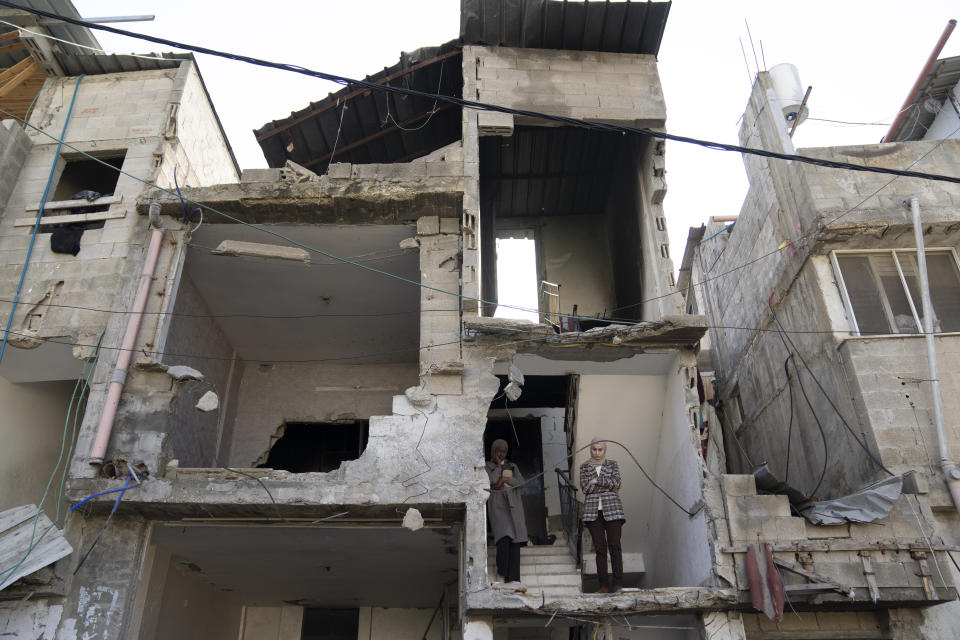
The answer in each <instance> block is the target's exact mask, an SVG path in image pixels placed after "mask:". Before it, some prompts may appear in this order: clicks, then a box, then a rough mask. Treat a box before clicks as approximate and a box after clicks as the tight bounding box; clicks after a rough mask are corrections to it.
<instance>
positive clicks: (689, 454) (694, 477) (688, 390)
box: [644, 357, 713, 587]
mask: <svg viewBox="0 0 960 640" xmlns="http://www.w3.org/2000/svg"><path fill="white" fill-rule="evenodd" d="M692 365H693V358H692V357H691V358H690V361H689V362H686V363H684V362H682V360H681V358H679V357H678V358H677V362H676V364H675V365H674V367H673V371H672V373H671V375H669V376H667V391H666V402H665V404H664V410H663V431H662V433H661V436H660V443H659V446H658V447H657V452H656V465H655V467H654V469H653V473H654V479H655V480H656V481H657V484H658V485H660V486H661V487H663V490H664V491H666V492H667V493H668V494H669V495H670V496H671V497H673V498H674V499H675V500H676V501H677V502H679V503H680V505H681V506H682V507H683V508H685V509H689V508H690V507H691V505H693V504H694V503H695V502H697V501H698V500H700V499H701V498H702V491H701V486H700V485H701V471H700V463H699V454H698V453H697V447H698V446H699V426H698V425H697V423H696V417H695V414H694V411H695V408H696V407H698V404H697V402H698V397H697V386H696V377H695V376H696V369H695V368H694V367H693V366H692ZM650 514H651V517H650V519H649V522H648V527H649V531H648V536H649V540H650V544H651V545H656V546H655V547H653V546H651V547H650V548H648V549H647V574H646V576H645V578H644V585H645V586H647V587H695V586H699V585H700V584H701V583H703V582H704V581H705V580H707V579H709V578H710V576H711V573H712V571H713V564H712V559H711V556H710V547H709V544H710V543H709V539H708V537H707V525H706V516H705V513H704V512H703V511H701V512H700V513H699V514H698V515H697V516H696V517H695V518H690V517H689V516H688V515H687V514H686V513H684V512H683V511H681V510H680V509H678V508H677V506H676V505H675V504H673V503H672V502H670V501H669V500H668V499H667V498H666V497H665V496H664V495H663V494H662V493H660V492H659V491H655V492H654V493H653V495H652V498H651V504H650Z"/></svg>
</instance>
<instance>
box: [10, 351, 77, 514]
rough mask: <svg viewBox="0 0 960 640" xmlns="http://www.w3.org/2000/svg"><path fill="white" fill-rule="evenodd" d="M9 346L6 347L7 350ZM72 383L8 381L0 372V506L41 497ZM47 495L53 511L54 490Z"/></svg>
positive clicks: (36, 500) (54, 460) (57, 448)
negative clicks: (0, 445) (0, 414)
mask: <svg viewBox="0 0 960 640" xmlns="http://www.w3.org/2000/svg"><path fill="white" fill-rule="evenodd" d="M14 348H15V347H8V352H9V350H11V349H14ZM74 384H75V383H74V381H72V380H71V381H57V382H32V383H21V384H13V383H11V382H7V380H6V379H4V378H2V377H0V407H2V408H3V417H2V419H0V442H3V446H2V447H0V511H2V510H4V509H9V508H11V507H17V506H20V505H24V504H37V503H39V502H40V496H41V495H42V494H43V488H44V486H45V485H46V483H47V479H48V478H49V477H50V473H51V472H52V471H53V467H54V465H55V464H56V463H57V457H58V455H59V453H60V443H61V440H62V437H63V423H64V419H65V418H66V414H67V405H68V404H69V402H70V395H71V394H72V393H73V387H74ZM64 458H65V459H66V454H64ZM64 462H65V460H64ZM50 497H51V501H50V502H48V505H47V506H48V508H49V509H50V514H51V516H52V515H53V510H52V509H53V508H55V506H56V495H55V494H54V495H51V496H50Z"/></svg>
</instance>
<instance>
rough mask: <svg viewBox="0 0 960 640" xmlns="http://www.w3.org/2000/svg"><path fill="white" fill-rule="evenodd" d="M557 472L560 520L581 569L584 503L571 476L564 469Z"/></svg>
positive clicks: (569, 546)
mask: <svg viewBox="0 0 960 640" xmlns="http://www.w3.org/2000/svg"><path fill="white" fill-rule="evenodd" d="M555 471H556V472H557V489H558V490H559V492H560V520H561V522H562V524H563V531H564V533H565V534H566V535H567V548H568V549H569V551H570V554H571V555H572V556H573V557H574V559H575V560H576V561H577V568H578V569H579V568H580V567H581V566H582V564H583V503H582V502H580V501H579V500H577V488H576V487H575V486H574V485H573V482H572V481H571V480H570V474H569V473H568V472H566V471H564V470H562V469H555Z"/></svg>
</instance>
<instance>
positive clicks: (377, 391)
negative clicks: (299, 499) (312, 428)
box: [224, 363, 419, 467]
mask: <svg viewBox="0 0 960 640" xmlns="http://www.w3.org/2000/svg"><path fill="white" fill-rule="evenodd" d="M418 380H419V368H418V365H417V363H409V364H368V365H343V364H330V363H323V364H311V365H292V364H291V365H259V366H256V365H254V366H245V367H244V368H243V378H242V380H241V381H240V388H239V393H238V394H237V398H236V416H235V417H234V418H233V420H232V425H227V426H226V428H227V429H230V430H231V431H232V433H231V434H230V438H229V440H230V452H229V464H228V466H239V467H251V466H255V465H256V464H257V463H258V460H259V461H260V462H262V461H263V460H265V459H266V456H265V454H266V452H267V451H268V450H269V448H270V446H271V445H272V444H273V442H274V441H275V438H274V437H273V436H274V435H275V434H276V432H277V429H278V428H279V427H280V426H281V425H283V424H284V423H285V422H335V421H338V420H363V419H368V418H370V417H371V416H377V415H391V413H392V404H393V396H395V395H400V394H402V393H403V391H404V389H406V388H407V387H409V386H411V385H415V384H417V382H418ZM224 442H226V438H225V439H224Z"/></svg>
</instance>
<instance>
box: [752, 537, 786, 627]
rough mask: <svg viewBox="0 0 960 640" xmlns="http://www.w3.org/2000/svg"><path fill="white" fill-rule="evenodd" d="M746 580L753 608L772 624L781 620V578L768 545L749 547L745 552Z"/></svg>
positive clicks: (783, 599) (782, 601) (782, 600)
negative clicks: (748, 584)
mask: <svg viewBox="0 0 960 640" xmlns="http://www.w3.org/2000/svg"><path fill="white" fill-rule="evenodd" d="M747 579H748V581H749V583H750V600H751V602H752V603H753V608H754V609H756V610H757V611H762V612H763V613H764V615H766V616H767V617H768V618H770V619H771V620H773V621H774V622H780V621H781V620H783V603H784V601H785V596H784V589H783V578H781V577H780V572H779V571H777V568H776V566H775V565H774V563H773V552H772V551H771V550H770V545H768V544H752V545H750V548H749V549H748V550H747Z"/></svg>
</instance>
